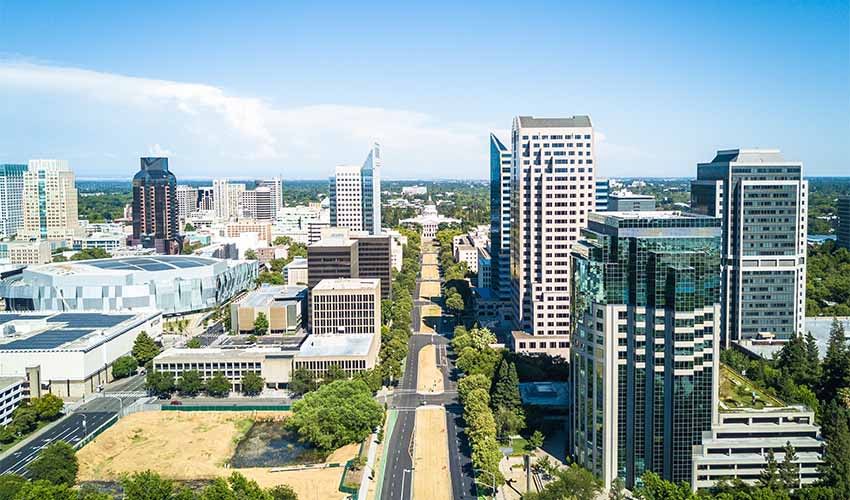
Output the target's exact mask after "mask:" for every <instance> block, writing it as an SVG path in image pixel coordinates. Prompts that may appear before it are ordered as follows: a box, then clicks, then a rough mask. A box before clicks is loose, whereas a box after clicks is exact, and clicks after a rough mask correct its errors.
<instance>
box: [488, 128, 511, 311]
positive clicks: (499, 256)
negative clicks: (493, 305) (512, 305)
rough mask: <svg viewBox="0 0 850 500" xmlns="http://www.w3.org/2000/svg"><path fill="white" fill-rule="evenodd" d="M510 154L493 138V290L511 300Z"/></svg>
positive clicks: (491, 261)
mask: <svg viewBox="0 0 850 500" xmlns="http://www.w3.org/2000/svg"><path fill="white" fill-rule="evenodd" d="M510 221H511V152H510V150H508V148H507V147H505V145H504V144H502V142H501V141H500V140H499V139H498V138H497V137H496V136H495V135H493V134H490V259H491V260H490V286H491V288H492V289H493V291H494V292H496V295H497V297H499V299H500V300H502V301H504V302H505V303H509V302H510V300H511V270H510V265H511V236H510V227H511V222H510Z"/></svg>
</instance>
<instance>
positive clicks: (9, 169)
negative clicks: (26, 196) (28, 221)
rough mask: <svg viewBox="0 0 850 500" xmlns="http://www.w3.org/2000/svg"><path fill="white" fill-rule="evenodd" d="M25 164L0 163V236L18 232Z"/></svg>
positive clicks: (22, 216)
mask: <svg viewBox="0 0 850 500" xmlns="http://www.w3.org/2000/svg"><path fill="white" fill-rule="evenodd" d="M26 171H27V166H26V165H9V164H3V165H0V238H8V237H10V236H14V235H16V234H17V233H18V228H19V227H21V224H23V221H24V210H23V199H22V198H21V195H22V194H23V191H24V172H26Z"/></svg>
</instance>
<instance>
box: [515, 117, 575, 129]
mask: <svg viewBox="0 0 850 500" xmlns="http://www.w3.org/2000/svg"><path fill="white" fill-rule="evenodd" d="M517 118H518V119H519V126H520V127H529V128H549V127H590V126H592V125H591V123H590V117H589V116H587V115H576V116H571V117H569V118H535V117H533V116H519V117H517Z"/></svg>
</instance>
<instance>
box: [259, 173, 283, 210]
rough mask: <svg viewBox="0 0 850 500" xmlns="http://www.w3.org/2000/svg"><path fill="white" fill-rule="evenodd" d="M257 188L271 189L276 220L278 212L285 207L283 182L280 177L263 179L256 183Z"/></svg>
mask: <svg viewBox="0 0 850 500" xmlns="http://www.w3.org/2000/svg"><path fill="white" fill-rule="evenodd" d="M256 186H257V187H264V188H269V191H270V192H271V202H272V218H274V217H275V216H276V215H277V211H278V210H280V209H281V208H282V207H283V181H282V180H281V179H280V177H272V178H271V179H261V180H258V181H257V182H256Z"/></svg>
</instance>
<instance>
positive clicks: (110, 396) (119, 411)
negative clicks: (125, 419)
mask: <svg viewBox="0 0 850 500" xmlns="http://www.w3.org/2000/svg"><path fill="white" fill-rule="evenodd" d="M103 397H105V398H115V399H117V400H118V404H119V405H120V406H119V408H118V417H122V416H123V415H122V413H124V400H123V399H121V397H120V396H116V395H115V394H104V395H103Z"/></svg>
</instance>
